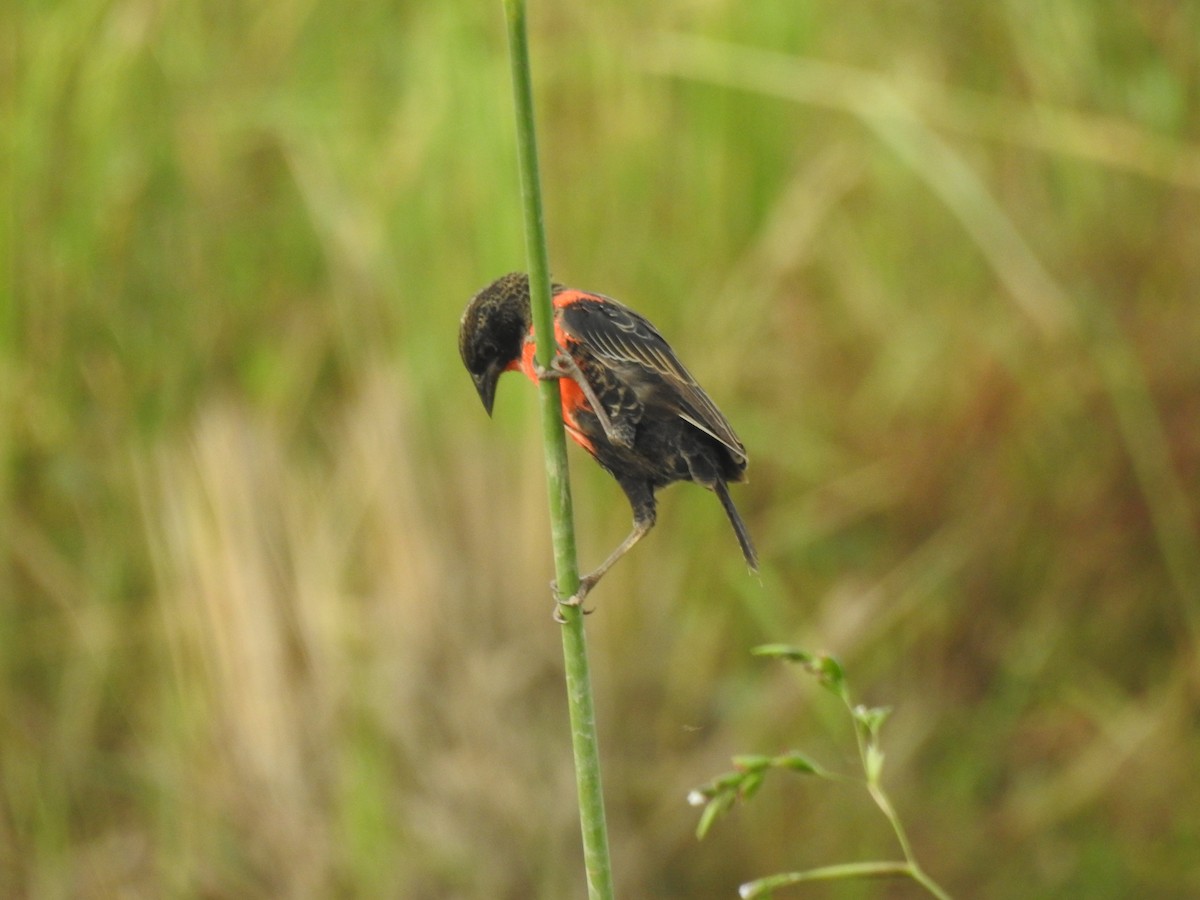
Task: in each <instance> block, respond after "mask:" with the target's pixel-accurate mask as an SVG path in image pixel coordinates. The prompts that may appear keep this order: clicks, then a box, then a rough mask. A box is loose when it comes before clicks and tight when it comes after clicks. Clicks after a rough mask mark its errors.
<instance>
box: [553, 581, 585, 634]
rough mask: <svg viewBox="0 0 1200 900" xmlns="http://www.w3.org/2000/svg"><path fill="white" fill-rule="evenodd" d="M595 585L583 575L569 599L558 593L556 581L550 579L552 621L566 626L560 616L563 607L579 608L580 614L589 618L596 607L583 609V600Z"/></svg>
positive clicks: (562, 617)
mask: <svg viewBox="0 0 1200 900" xmlns="http://www.w3.org/2000/svg"><path fill="white" fill-rule="evenodd" d="M595 585H596V581H595V580H594V579H592V578H590V577H589V576H586V575H585V576H584V577H583V578H580V579H579V588H578V589H577V590H576V591H575V593H574V594H572V595H571V596H570V597H564V596H563V595H562V594H560V593H559V591H558V579H556V578H552V579H551V580H550V592H551V593H552V594H553V595H554V621H555V622H557V623H558V624H559V625H565V624H567V620H566V617H565V616H563V614H562V608H563V607H564V606H575V607H579V610H580V612H582V613H583V614H584V615H585V616H590V615H591V614H592V613H594V612H595V611H596V607H594V606H593V607H592V608H591V609H584V608H583V599H584V598H585V597H586V596H587V595H588V594H589V593H590V592H591V590H592V588H593V587H595Z"/></svg>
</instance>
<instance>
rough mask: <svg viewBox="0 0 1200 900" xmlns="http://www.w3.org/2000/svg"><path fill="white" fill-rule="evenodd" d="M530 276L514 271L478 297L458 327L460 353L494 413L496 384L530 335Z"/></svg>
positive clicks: (470, 304)
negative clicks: (526, 336) (526, 337)
mask: <svg viewBox="0 0 1200 900" xmlns="http://www.w3.org/2000/svg"><path fill="white" fill-rule="evenodd" d="M529 324H530V313H529V277H528V276H527V275H525V274H524V273H522V272H510V273H509V274H507V275H505V276H503V277H501V278H497V279H496V280H495V281H493V282H492V283H491V284H489V285H488V286H487V287H485V288H484V289H483V290H482V291H480V292H479V293H478V294H476V295H475V296H474V297H473V298H472V299H471V302H470V303H469V304H468V305H467V309H466V312H464V313H463V317H462V322H461V323H460V324H459V326H458V352H459V354H461V356H462V361H463V365H465V366H466V367H467V371H468V372H469V373H470V374H471V380H472V381H474V382H475V390H477V391H478V392H479V399H480V400H482V401H483V408H484V409H485V410H487V414H488V415H489V416H490V415H491V414H492V404H493V402H494V401H495V399H496V382H497V381H498V380H499V379H500V375H501V373H503V372H504V371H506V370H507V369H509V368H510V367H511V366H512V365H513V364H514V363H515V362H516V361H517V360H518V359H520V357H521V348H522V344H523V343H524V341H525V335H526V334H528V333H529Z"/></svg>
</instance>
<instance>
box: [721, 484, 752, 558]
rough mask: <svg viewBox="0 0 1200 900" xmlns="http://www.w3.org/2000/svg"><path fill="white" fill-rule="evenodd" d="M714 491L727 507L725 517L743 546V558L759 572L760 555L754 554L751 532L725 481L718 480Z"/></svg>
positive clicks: (722, 504)
mask: <svg viewBox="0 0 1200 900" xmlns="http://www.w3.org/2000/svg"><path fill="white" fill-rule="evenodd" d="M713 491H714V492H715V493H716V495H717V496H718V497H720V498H721V506H723V507H725V515H727V516H729V524H730V525H732V526H733V533H734V534H736V535H737V539H738V543H739V544H741V545H742V556H744V557H746V565H748V566H749V567H750V568H751V569H753V570H754V571H755V572H757V571H758V554H757V553H755V552H754V544H753V543H752V542H751V541H750V532H748V531H747V530H746V523H745V522H743V521H742V517H741V516H740V515H738V511H737V507H736V506H734V505H733V498H732V497H730V496H729V488H728V487H727V486H726V485H725V482H724V481H722V480H721V479H720V478H718V479H717V480H716V481H715V482H714V483H713Z"/></svg>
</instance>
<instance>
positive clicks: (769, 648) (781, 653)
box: [750, 644, 813, 664]
mask: <svg viewBox="0 0 1200 900" xmlns="http://www.w3.org/2000/svg"><path fill="white" fill-rule="evenodd" d="M750 652H751V653H752V654H754V655H755V656H769V657H772V658H774V659H786V660H787V661H788V662H798V663H805V664H807V663H810V662H812V660H813V655H812V654H811V653H809V652H808V651H807V650H801V649H800V648H799V647H793V646H791V645H790V644H760V645H759V646H757V647H755V648H754V649H753V650H751V651H750Z"/></svg>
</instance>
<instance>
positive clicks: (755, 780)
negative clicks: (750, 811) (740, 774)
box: [741, 771, 765, 800]
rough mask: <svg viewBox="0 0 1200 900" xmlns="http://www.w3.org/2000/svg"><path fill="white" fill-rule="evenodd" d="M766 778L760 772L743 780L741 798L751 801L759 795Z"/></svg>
mask: <svg viewBox="0 0 1200 900" xmlns="http://www.w3.org/2000/svg"><path fill="white" fill-rule="evenodd" d="M764 777H765V775H764V773H763V772H761V771H759V772H752V773H751V774H749V775H747V776H746V777H745V778H744V779H742V790H741V796H742V799H743V800H749V799H750V798H751V797H753V796H754V795H755V794H757V793H758V789H759V788H760V787H762V783H763V778H764Z"/></svg>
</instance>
